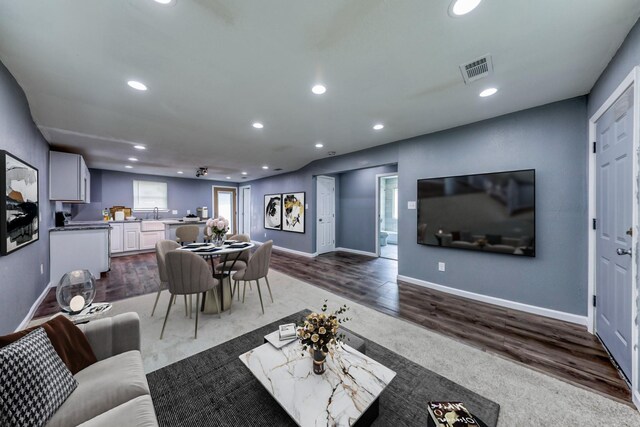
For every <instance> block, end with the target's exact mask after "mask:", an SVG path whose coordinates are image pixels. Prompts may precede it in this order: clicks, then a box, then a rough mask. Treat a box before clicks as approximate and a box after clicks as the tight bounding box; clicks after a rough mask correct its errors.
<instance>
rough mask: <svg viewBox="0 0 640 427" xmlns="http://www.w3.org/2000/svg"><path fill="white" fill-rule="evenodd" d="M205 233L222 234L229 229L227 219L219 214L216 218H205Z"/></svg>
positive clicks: (211, 234)
mask: <svg viewBox="0 0 640 427" xmlns="http://www.w3.org/2000/svg"><path fill="white" fill-rule="evenodd" d="M206 227H207V235H209V236H214V235H215V236H218V237H220V236H224V235H225V234H227V231H229V220H228V219H226V218H224V217H222V216H219V217H218V218H209V219H208V220H207V224H206Z"/></svg>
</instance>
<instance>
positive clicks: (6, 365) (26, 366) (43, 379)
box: [0, 328, 78, 426]
mask: <svg viewBox="0 0 640 427" xmlns="http://www.w3.org/2000/svg"><path fill="white" fill-rule="evenodd" d="M77 386H78V382H77V381H76V380H75V378H73V375H71V372H69V369H67V367H66V366H65V364H64V363H63V362H62V359H60V356H58V354H57V353H56V351H55V350H54V349H53V346H52V345H51V341H49V338H48V337H47V334H46V332H45V331H44V329H42V328H38V329H36V330H34V331H33V332H30V333H29V334H28V335H26V336H24V337H23V338H21V339H19V340H18V341H16V342H14V343H12V344H9V345H8V346H6V347H4V348H2V349H0V425H1V426H42V425H44V424H45V423H46V422H47V421H48V420H49V419H50V418H51V416H52V415H53V414H54V413H55V412H56V410H57V409H58V408H59V407H60V405H62V404H63V403H64V401H65V400H67V397H69V395H70V394H71V393H72V392H73V391H74V390H75V389H76V387H77Z"/></svg>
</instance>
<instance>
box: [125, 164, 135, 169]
mask: <svg viewBox="0 0 640 427" xmlns="http://www.w3.org/2000/svg"><path fill="white" fill-rule="evenodd" d="M125 168H127V169H133V166H131V165H126V166H125Z"/></svg>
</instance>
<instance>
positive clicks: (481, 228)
mask: <svg viewBox="0 0 640 427" xmlns="http://www.w3.org/2000/svg"><path fill="white" fill-rule="evenodd" d="M535 176H536V175H535V170H534V169H528V170H519V171H510V172H496V173H485V174H477V175H461V176H450V177H444V178H429V179H421V180H419V181H418V206H417V208H418V243H420V244H423V245H429V246H440V247H448V248H458V249H467V250H473V251H478V252H490V253H499V254H510V255H520V256H529V257H535V256H536V246H535V240H536V239H535V238H536V233H535V230H536V197H535V196H536V178H535Z"/></svg>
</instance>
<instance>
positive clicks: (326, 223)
mask: <svg viewBox="0 0 640 427" xmlns="http://www.w3.org/2000/svg"><path fill="white" fill-rule="evenodd" d="M316 190H317V191H316V207H317V210H316V222H317V227H316V240H317V241H316V251H317V252H318V253H319V254H323V253H327V252H333V251H335V250H336V238H335V236H336V182H335V179H334V178H331V177H328V176H319V177H317V178H316Z"/></svg>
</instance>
